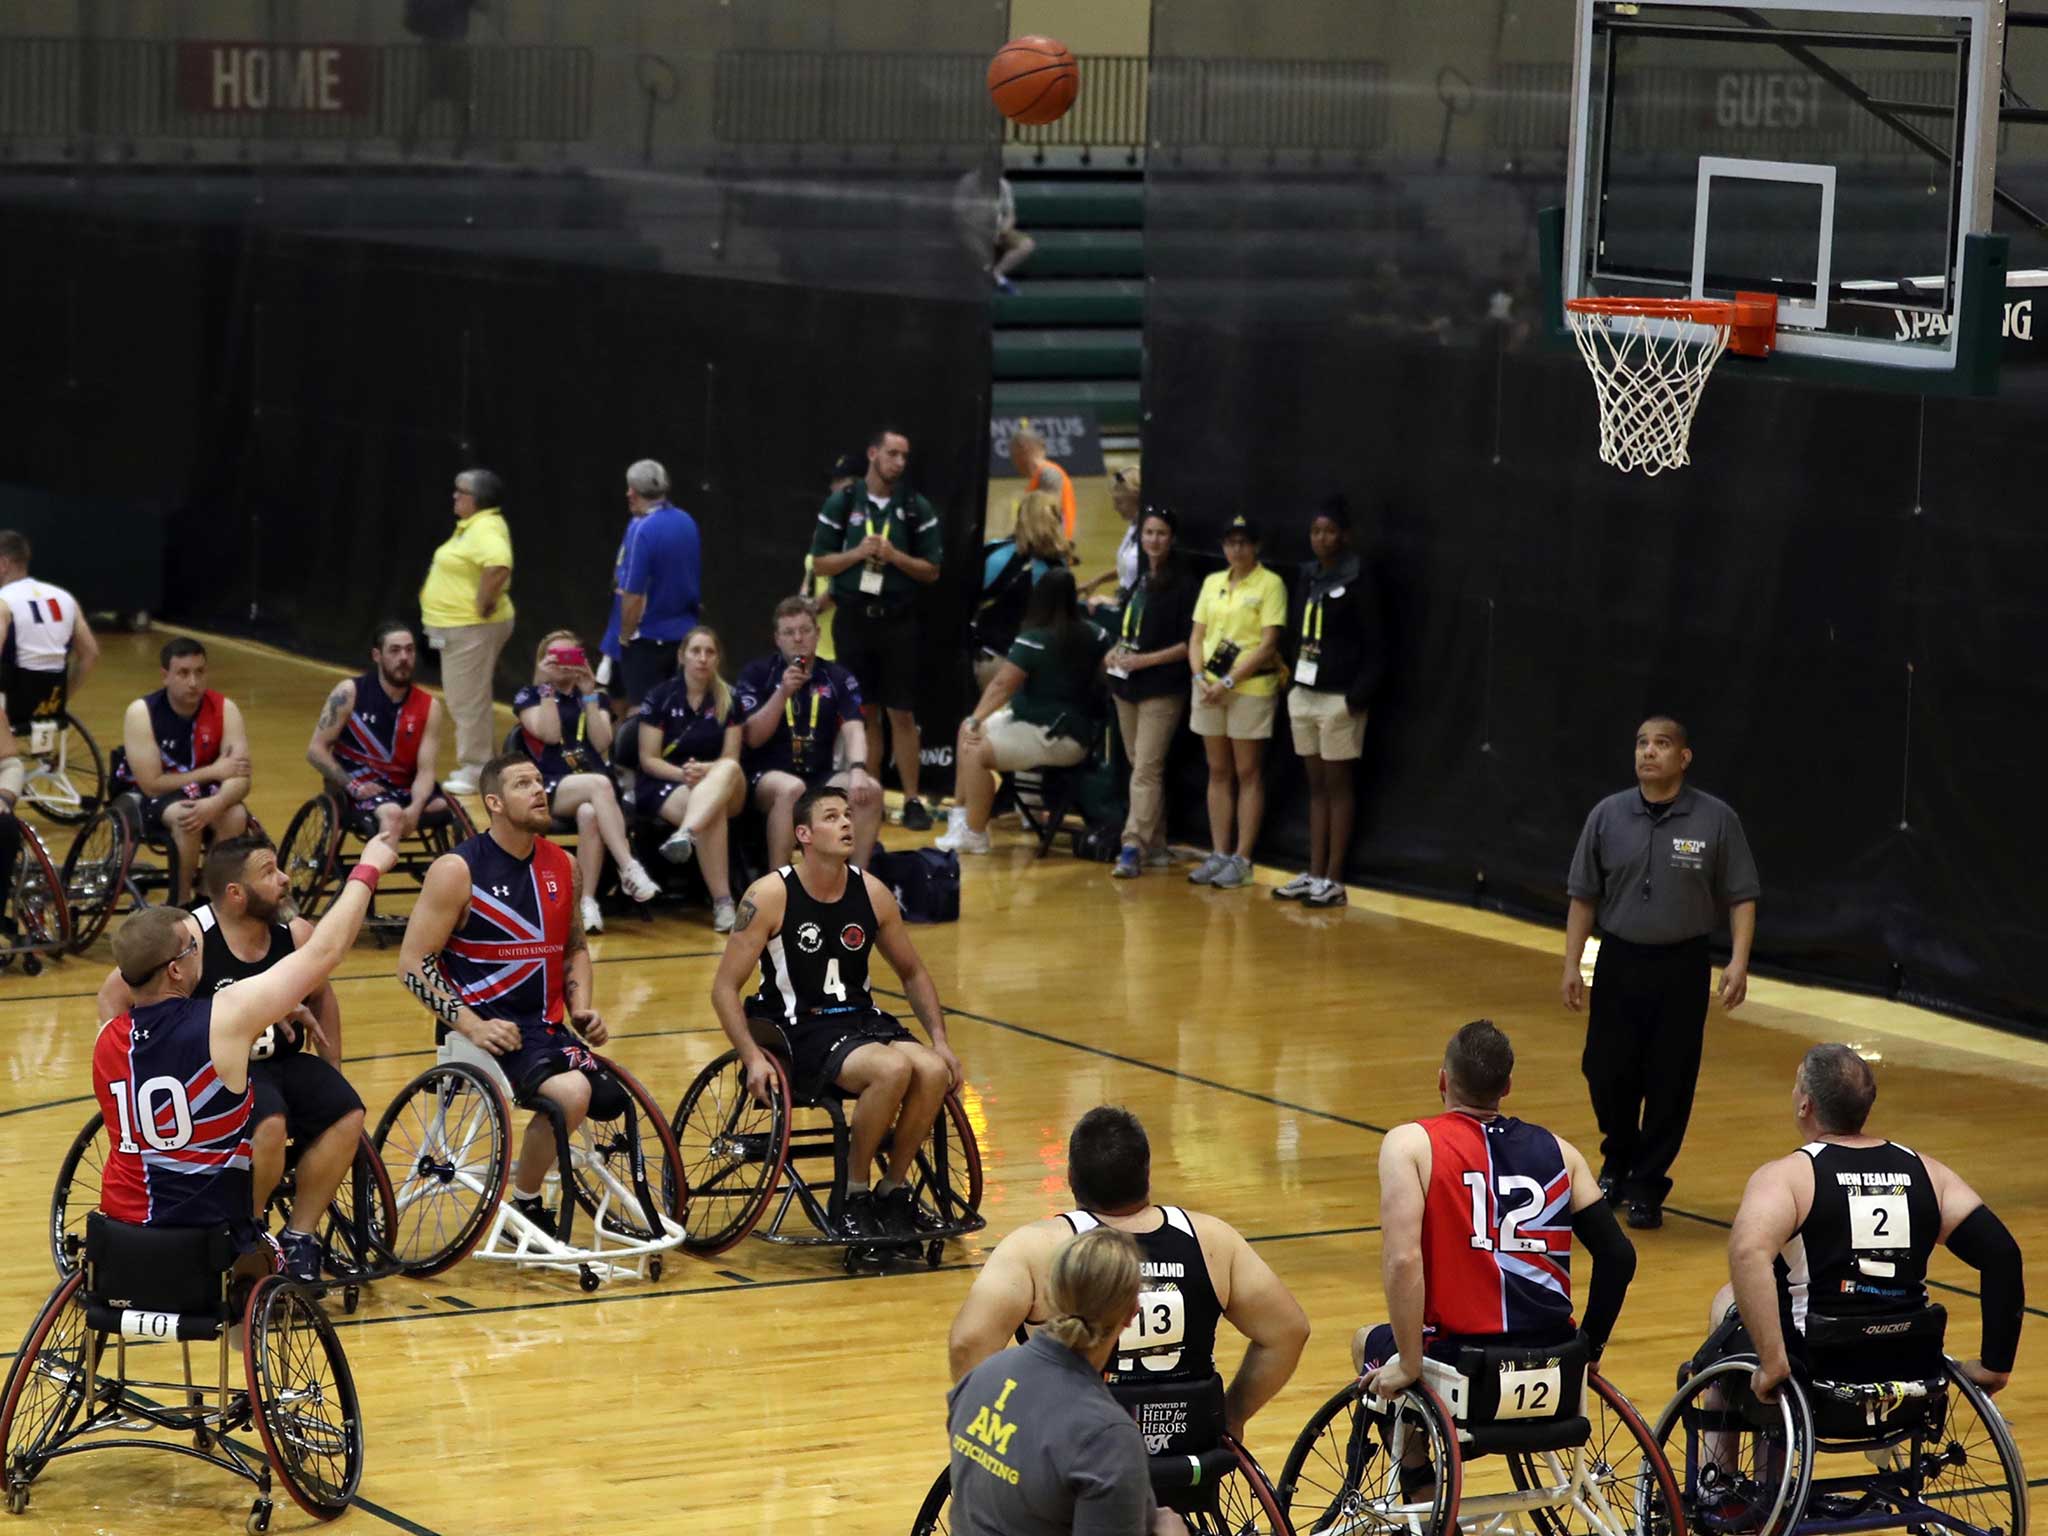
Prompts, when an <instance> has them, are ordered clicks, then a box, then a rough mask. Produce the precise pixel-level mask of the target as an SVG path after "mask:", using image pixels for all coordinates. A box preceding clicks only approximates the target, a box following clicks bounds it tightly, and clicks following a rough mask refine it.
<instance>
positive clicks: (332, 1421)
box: [0, 1211, 363, 1531]
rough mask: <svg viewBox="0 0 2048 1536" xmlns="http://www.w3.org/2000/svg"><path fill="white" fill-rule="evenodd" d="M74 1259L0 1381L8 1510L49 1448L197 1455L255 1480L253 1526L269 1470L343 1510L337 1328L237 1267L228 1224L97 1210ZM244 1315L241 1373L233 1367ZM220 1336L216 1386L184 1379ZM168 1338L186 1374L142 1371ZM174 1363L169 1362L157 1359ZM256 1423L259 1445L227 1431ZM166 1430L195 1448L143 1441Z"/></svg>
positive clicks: (0, 1447)
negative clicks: (124, 1218)
mask: <svg viewBox="0 0 2048 1536" xmlns="http://www.w3.org/2000/svg"><path fill="white" fill-rule="evenodd" d="M83 1260H84V1262H83V1265H82V1267H81V1268H79V1269H76V1270H74V1271H73V1272H72V1273H70V1274H68V1275H66V1276H65V1277H64V1278H63V1279H62V1280H61V1281H59V1282H58V1285H57V1289H56V1290H55V1291H54V1292H52V1293H51V1295H50V1299H49V1300H48V1301H46V1302H45V1303H44V1304H43V1309H42V1311H41V1313H39V1314H38V1315H37V1317H36V1320H35V1322H34V1324H33V1325H31V1326H30V1328H29V1331H28V1337H27V1338H25V1339H23V1340H22V1345H21V1352H20V1353H19V1354H17V1355H16V1356H15V1358H14V1364H13V1366H12V1367H11V1368H10V1369H9V1371H8V1373H7V1384H6V1387H5V1388H4V1389H0V1456H4V1458H5V1466H4V1476H5V1479H6V1484H7V1508H8V1510H9V1512H10V1513H12V1514H17V1515H18V1514H23V1513H25V1512H26V1511H27V1509H28V1503H29V1491H30V1486H31V1485H32V1484H33V1483H34V1482H35V1480H36V1479H37V1478H38V1477H39V1476H41V1475H42V1472H43V1470H44V1468H46V1467H47V1466H49V1464H50V1463H51V1462H53V1461H55V1460H57V1459H58V1458H59V1457H62V1456H77V1455H80V1454H83V1453H84V1452H87V1451H97V1450H113V1449H116V1448H132V1449H147V1450H164V1451H172V1452H176V1453H177V1454H179V1455H182V1456H191V1457H194V1458H196V1459H197V1460H200V1461H204V1462H207V1463H209V1464H210V1465H213V1466H216V1467H219V1468H221V1469H222V1470H223V1471H227V1472H232V1473H234V1474H235V1475H236V1476H237V1477H242V1478H247V1479H248V1480H249V1481H250V1482H252V1483H254V1484H255V1485H256V1499H255V1503H254V1504H253V1505H252V1506H251V1507H250V1510H249V1517H248V1522H247V1528H248V1529H249V1530H250V1531H266V1530H268V1529H269V1528H270V1516H271V1510H272V1493H273V1482H272V1478H273V1474H274V1475H275V1479H276V1481H277V1482H278V1483H282V1484H283V1485H284V1490H285V1492H286V1493H287V1494H288V1495H289V1496H290V1497H291V1500H292V1502H293V1503H295V1504H297V1505H298V1506H299V1507H300V1508H301V1509H303V1510H304V1511H305V1512H306V1513H307V1514H309V1515H311V1516H312V1517H313V1518H314V1519H316V1520H332V1519H333V1518H334V1517H335V1516H337V1515H339V1514H341V1513H342V1511H344V1510H345V1509H347V1508H348V1506H349V1502H350V1500H352V1499H353V1498H354V1497H355V1492H356V1488H357V1486H358V1485H359V1484H360V1483H361V1481H362V1476H363V1425H362V1413H361V1410H360V1407H359V1405H358V1403H357V1400H356V1388H355V1380H354V1378H353V1377H352V1376H351V1375H350V1374H349V1368H348V1359H347V1357H346V1356H345V1355H344V1354H343V1353H342V1348H341V1340H340V1339H339V1338H338V1337H336V1335H335V1331H334V1325H333V1324H332V1323H330V1322H329V1321H328V1319H327V1314H326V1313H325V1312H323V1311H321V1309H320V1303H319V1301H318V1300H317V1299H316V1298H315V1297H314V1295H313V1293H312V1292H311V1291H309V1290H307V1289H306V1287H304V1286H302V1285H296V1284H294V1283H292V1282H291V1281H289V1280H286V1279H284V1278H283V1277H282V1276H280V1275H264V1276H262V1277H261V1278H260V1279H257V1280H255V1281H254V1283H253V1284H252V1283H251V1282H250V1281H249V1280H248V1279H247V1278H244V1277H238V1276H236V1275H234V1274H233V1273H232V1270H231V1266H232V1265H233V1263H234V1244H233V1240H232V1238H231V1237H230V1236H229V1234H228V1232H227V1230H226V1229H225V1228H205V1227H139V1226H134V1225H132V1224H130V1223H127V1222H119V1221H114V1220H112V1219H111V1218H109V1217H107V1216H104V1215H102V1214H101V1213H99V1212H97V1211H95V1212H93V1213H92V1215H91V1216H90V1217H88V1218H87V1220H86V1225H85V1245H84V1249H83ZM237 1324H239V1325H240V1327H241V1329H242V1342H241V1345H240V1347H239V1353H240V1355H241V1357H242V1365H241V1372H240V1375H239V1377H238V1378H237V1379H234V1380H232V1381H231V1380H230V1376H229V1329H230V1328H231V1327H233V1326H235V1325H237ZM211 1339H218V1340H219V1341H220V1376H219V1385H218V1387H217V1388H216V1387H213V1386H209V1385H202V1384H200V1383H197V1382H195V1381H194V1380H193V1377H192V1344H193V1343H194V1342H195V1341H205V1340H211ZM174 1341H175V1343H176V1345H177V1348H178V1353H179V1355H180V1357H181V1360H182V1369H179V1370H177V1371H176V1373H175V1375H173V1376H172V1377H170V1378H169V1379H164V1378H162V1377H161V1376H151V1377H148V1378H144V1377H142V1376H139V1375H138V1374H137V1370H138V1369H139V1368H140V1369H146V1368H147V1362H148V1360H150V1359H156V1360H161V1358H162V1357H161V1354H160V1353H159V1354H158V1355H156V1356H153V1357H144V1358H142V1359H137V1358H135V1357H136V1356H140V1355H142V1351H143V1350H144V1349H145V1348H150V1347H155V1348H156V1349H158V1350H159V1351H160V1350H161V1348H162V1347H163V1346H164V1345H168V1344H170V1343H172V1342H174ZM164 1363H165V1364H168V1362H164ZM252 1424H253V1425H254V1426H255V1428H256V1432H257V1434H258V1435H260V1436H261V1438H262V1441H263V1454H261V1455H258V1454H257V1453H256V1452H255V1450H254V1448H253V1447H251V1446H248V1445H246V1444H244V1443H243V1442H242V1441H240V1440H238V1439H237V1438H236V1435H237V1432H238V1431H241V1430H245V1429H247V1428H249V1427H250V1426H251V1425H252ZM151 1429H159V1430H168V1431H170V1432H171V1434H173V1435H177V1436H185V1435H190V1436H191V1437H192V1439H191V1442H190V1443H189V1444H188V1443H183V1442H182V1441H172V1440H167V1439H145V1438H142V1435H141V1433H140V1432H142V1431H147V1430H151Z"/></svg>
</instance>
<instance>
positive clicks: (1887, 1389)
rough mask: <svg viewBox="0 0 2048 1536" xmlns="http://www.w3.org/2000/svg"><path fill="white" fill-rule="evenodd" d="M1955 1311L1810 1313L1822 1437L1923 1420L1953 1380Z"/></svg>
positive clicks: (1809, 1363) (1812, 1382)
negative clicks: (1949, 1347)
mask: <svg viewBox="0 0 2048 1536" xmlns="http://www.w3.org/2000/svg"><path fill="white" fill-rule="evenodd" d="M1947 1331H1948V1312H1947V1310H1946V1309H1945V1308H1943V1307H1941V1306H1939V1305H1929V1306H1926V1307H1922V1308H1918V1309H1916V1310H1914V1311H1911V1312H1903V1313H1866V1314H1860V1315H1859V1314H1848V1315H1842V1314H1834V1315H1831V1314H1828V1313H1823V1312H1816V1311H1810V1312H1808V1313H1807V1315H1806V1358H1805V1360H1804V1362H1803V1369H1801V1372H1800V1374H1801V1376H1802V1378H1803V1379H1804V1380H1805V1381H1806V1383H1807V1385H1808V1389H1809V1390H1808V1395H1809V1397H1810V1398H1811V1399H1812V1407H1813V1422H1814V1432H1815V1433H1816V1434H1817V1435H1819V1436H1820V1437H1821V1438H1822V1439H1838V1440H1850V1439H1864V1438H1867V1437H1869V1436H1871V1435H1873V1434H1882V1433H1884V1432H1885V1431H1886V1430H1887V1429H1888V1428H1889V1427H1893V1426H1901V1425H1904V1426H1908V1427H1910V1425H1911V1424H1913V1423H1917V1422H1918V1421H1919V1419H1920V1417H1921V1416H1922V1415H1923V1414H1924V1413H1925V1412H1926V1411H1927V1408H1928V1405H1929V1404H1930V1403H1936V1402H1938V1401H1939V1400H1940V1398H1941V1396H1942V1392H1943V1388H1944V1387H1945V1385H1946V1382H1947V1372H1948V1368H1947V1364H1946V1362H1945V1360H1944V1358H1943V1355H1942V1344H1943V1341H1944V1339H1945V1338H1946V1336H1947Z"/></svg>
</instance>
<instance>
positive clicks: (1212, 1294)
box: [1060, 1205, 1223, 1388]
mask: <svg viewBox="0 0 2048 1536" xmlns="http://www.w3.org/2000/svg"><path fill="white" fill-rule="evenodd" d="M1060 1219H1061V1220H1062V1221H1064V1222H1066V1224H1067V1225H1068V1226H1070V1227H1072V1228H1073V1229H1074V1231H1075V1233H1076V1234H1079V1233H1082V1232H1086V1231H1087V1230H1088V1229H1089V1228H1090V1227H1095V1226H1100V1225H1101V1222H1100V1221H1099V1220H1098V1219H1097V1218H1096V1217H1094V1216H1091V1215H1089V1214H1088V1212H1086V1211H1068V1212H1067V1213H1066V1214H1065V1215H1064V1216H1062V1217H1061V1218H1060ZM1131 1237H1132V1239H1133V1240H1134V1241H1135V1242H1136V1243H1137V1245H1138V1274H1139V1280H1138V1315H1137V1316H1136V1317H1134V1318H1133V1319H1131V1325H1130V1326H1129V1327H1128V1328H1126V1329H1124V1334H1123V1337H1122V1338H1121V1339H1120V1340H1118V1341H1117V1347H1116V1354H1115V1355H1114V1356H1113V1357H1112V1358H1111V1360H1110V1363H1109V1365H1110V1368H1109V1371H1108V1373H1107V1379H1108V1381H1109V1382H1110V1385H1111V1386H1112V1388H1113V1387H1114V1386H1115V1384H1116V1383H1117V1382H1119V1381H1131V1382H1150V1381H1161V1382H1165V1381H1207V1380H1208V1379H1209V1378H1210V1377H1211V1376H1213V1375H1215V1374H1216V1323H1217V1321H1218V1319H1220V1318H1221V1317H1222V1316H1223V1306H1222V1304H1221V1303H1220V1302H1218V1301H1217V1299H1216V1288H1215V1286H1213V1285H1211V1284H1210V1283H1209V1261H1208V1260H1207V1259H1205V1258H1204V1257H1203V1256H1202V1242H1201V1239H1200V1238H1198V1237H1196V1236H1195V1224H1194V1221H1193V1220H1192V1219H1191V1218H1190V1217H1189V1215H1188V1213H1187V1212H1186V1211H1184V1210H1182V1209H1180V1207H1178V1206H1173V1205H1162V1206H1161V1207H1159V1225H1158V1226H1157V1227H1155V1228H1153V1229H1152V1230H1151V1231H1149V1232H1133V1233H1132V1234H1131Z"/></svg>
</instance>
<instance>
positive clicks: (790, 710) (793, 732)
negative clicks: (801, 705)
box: [782, 688, 818, 751]
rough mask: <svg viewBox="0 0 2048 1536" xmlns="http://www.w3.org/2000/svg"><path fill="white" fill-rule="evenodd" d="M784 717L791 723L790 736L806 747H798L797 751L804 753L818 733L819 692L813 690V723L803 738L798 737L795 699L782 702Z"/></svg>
mask: <svg viewBox="0 0 2048 1536" xmlns="http://www.w3.org/2000/svg"><path fill="white" fill-rule="evenodd" d="M782 717H783V719H785V720H787V721H788V722H789V734H790V736H791V737H792V738H793V739H797V740H801V741H802V742H803V743H804V746H802V747H798V749H797V750H798V751H803V750H804V747H807V746H808V745H809V744H810V739H811V737H813V736H815V735H816V734H817V732H818V690H817V689H815V688H813V689H812V690H811V723H810V726H809V728H808V729H807V730H805V731H804V732H803V733H802V735H801V736H799V735H798V732H797V728H796V700H795V699H784V700H783V701H782Z"/></svg>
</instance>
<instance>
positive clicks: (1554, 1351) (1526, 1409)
mask: <svg viewBox="0 0 2048 1536" xmlns="http://www.w3.org/2000/svg"><path fill="white" fill-rule="evenodd" d="M1416 1453H1419V1455H1420V1459H1419V1460H1415V1461H1414V1462H1413V1465H1408V1463H1409V1462H1410V1461H1411V1460H1412V1459H1413V1458H1414V1456H1415V1454H1416ZM1487 1456H1498V1457H1500V1458H1501V1461H1502V1462H1504V1463H1505V1469H1504V1474H1503V1473H1502V1472H1493V1473H1491V1474H1488V1473H1486V1472H1485V1471H1484V1469H1482V1476H1484V1477H1485V1478H1486V1484H1485V1486H1482V1487H1478V1488H1474V1487H1471V1486H1468V1480H1469V1473H1470V1469H1471V1465H1472V1463H1473V1462H1474V1461H1476V1460H1479V1459H1480V1458H1483V1457H1487ZM1279 1494H1280V1502H1281V1507H1282V1508H1283V1509H1284V1510H1286V1512H1287V1513H1288V1516H1289V1518H1290V1519H1291V1520H1292V1521H1293V1522H1294V1527H1295V1529H1296V1530H1297V1531H1299V1532H1301V1533H1302V1536H1311V1533H1313V1536H1354V1533H1356V1536H1382V1533H1392V1532H1396V1531H1398V1532H1401V1533H1403V1536H1449V1533H1450V1532H1452V1531H1457V1532H1460V1533H1464V1536H1497V1533H1501V1532H1516V1533H1524V1536H1685V1523H1684V1518H1683V1516H1682V1515H1681V1513H1680V1511H1679V1503H1678V1489H1677V1485H1676V1483H1675V1482H1674V1480H1673V1478H1672V1475H1671V1468H1670V1467H1669V1466H1668V1465H1667V1464H1666V1462H1665V1459H1664V1453H1663V1452H1662V1451H1661V1450H1659V1449H1658V1446H1657V1442H1656V1441H1655V1440H1654V1439H1653V1438H1652V1437H1651V1434H1650V1431H1649V1429H1648V1428H1647V1427H1646V1426H1645V1425H1644V1423H1643V1420H1642V1417H1641V1415H1639V1414H1638V1413H1637V1412H1636V1410H1635V1409H1634V1407H1633V1406H1631V1405H1630V1403H1629V1401H1628V1399H1627V1398H1626V1397H1624V1396H1622V1394H1621V1393H1620V1392H1619V1391H1618V1390H1616V1389H1615V1387H1614V1386H1613V1385H1612V1384H1610V1383H1609V1382H1608V1381H1607V1379H1606V1378H1605V1377H1604V1376H1602V1375H1601V1374H1600V1373H1599V1371H1598V1370H1597V1369H1595V1368H1593V1367H1592V1365H1591V1346H1590V1345H1589V1344H1588V1343H1587V1341H1586V1338H1585V1336H1584V1335H1583V1334H1581V1335H1578V1336H1577V1337H1575V1338H1573V1339H1572V1340H1571V1341H1569V1342H1568V1343H1562V1344H1555V1345H1546V1346H1540V1347H1535V1348H1526V1347H1511V1346H1500V1345H1482V1344H1468V1345H1466V1346H1465V1347H1464V1348H1462V1349H1461V1350H1460V1351H1459V1353H1458V1360H1457V1363H1456V1364H1455V1365H1452V1364H1447V1363H1445V1362H1442V1361H1438V1360H1433V1359H1425V1360H1424V1362H1423V1367H1422V1380H1421V1381H1419V1382H1417V1383H1416V1384H1415V1385H1413V1386H1411V1387H1409V1388H1408V1389H1407V1390H1406V1391H1405V1392H1403V1393H1402V1394H1401V1395H1400V1396H1399V1397H1398V1398H1395V1399H1393V1400H1392V1401H1388V1400H1385V1399H1382V1398H1379V1397H1376V1396H1374V1395H1373V1394H1372V1393H1371V1392H1370V1391H1369V1390H1368V1389H1367V1387H1366V1384H1365V1380H1364V1379H1360V1380H1357V1381H1353V1382H1351V1383H1349V1384H1348V1385H1346V1386H1345V1387H1344V1388H1343V1389H1342V1390H1341V1391H1339V1392H1337V1393H1336V1394H1335V1395H1334V1396H1333V1397H1331V1398H1330V1400H1329V1401H1328V1402H1326V1403H1324V1404H1323V1406H1322V1407H1321V1408H1319V1409H1317V1410H1316V1412H1315V1414H1314V1415H1313V1416H1312V1417H1311V1418H1310V1419H1309V1421H1308V1423H1307V1424H1306V1425H1304V1426H1303V1427H1302V1431H1301V1434H1300V1436H1299V1437H1298V1438H1297V1439H1296V1440H1295V1442H1294V1448H1293V1449H1292V1450H1291V1451H1289V1452H1288V1454H1287V1462H1286V1465H1285V1466H1284V1467H1283V1468H1282V1469H1281V1473H1280V1487H1279Z"/></svg>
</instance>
